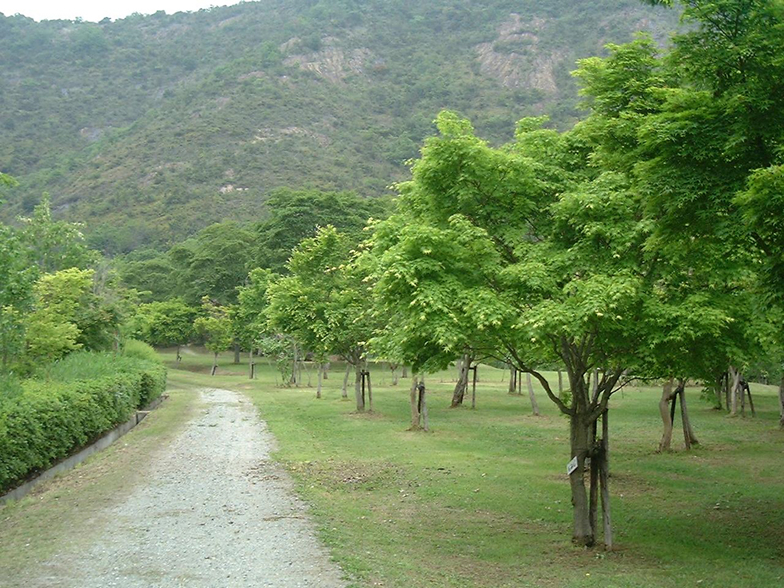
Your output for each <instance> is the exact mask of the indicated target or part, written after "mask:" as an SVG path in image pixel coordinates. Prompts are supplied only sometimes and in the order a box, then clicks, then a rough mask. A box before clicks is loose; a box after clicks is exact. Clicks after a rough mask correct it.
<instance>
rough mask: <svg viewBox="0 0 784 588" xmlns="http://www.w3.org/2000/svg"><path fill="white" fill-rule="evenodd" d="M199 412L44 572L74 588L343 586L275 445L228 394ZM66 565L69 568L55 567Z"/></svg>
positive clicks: (244, 404) (216, 393) (211, 398)
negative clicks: (82, 546) (274, 454)
mask: <svg viewBox="0 0 784 588" xmlns="http://www.w3.org/2000/svg"><path fill="white" fill-rule="evenodd" d="M201 394H202V396H203V398H202V399H203V401H204V406H205V409H204V411H203V413H202V415H201V416H200V417H198V418H197V419H195V420H194V421H192V422H191V423H189V424H188V426H187V427H186V429H185V430H184V431H183V433H182V434H181V435H180V436H179V437H178V438H177V439H176V440H175V441H174V442H173V443H172V444H171V446H169V447H168V448H165V449H164V450H162V451H160V452H159V453H157V455H156V457H155V461H154V463H152V464H151V467H150V470H149V471H150V473H149V478H148V479H147V480H146V481H145V482H144V483H142V484H139V486H138V487H137V488H136V489H134V490H133V491H132V493H131V494H130V496H129V497H128V498H127V499H126V500H124V501H123V502H122V503H120V504H117V505H115V506H114V507H112V509H111V511H110V512H109V519H110V521H111V523H110V524H109V526H108V527H107V528H105V529H104V530H103V532H102V533H101V535H100V537H99V539H98V541H97V542H96V543H95V544H94V545H93V547H91V548H90V549H89V550H88V552H86V553H84V554H81V555H80V556H78V557H77V558H76V559H75V560H74V557H73V555H70V554H68V555H66V554H65V553H63V554H61V555H59V556H56V557H54V558H53V560H52V561H51V562H49V565H48V566H44V567H45V568H48V569H49V572H55V570H56V573H53V574H51V573H50V574H46V572H45V571H44V573H45V574H46V575H47V576H48V577H46V578H42V580H43V581H44V584H43V585H45V586H51V587H73V588H77V587H78V588H93V587H95V588H108V587H111V586H120V587H123V588H137V587H138V588H150V587H161V588H168V587H174V586H178V587H179V586H183V587H185V586H187V587H188V588H201V587H205V588H207V587H209V588H219V587H230V586H231V587H233V586H237V587H246V586H247V587H256V586H259V587H261V586H264V587H276V588H295V587H311V586H313V587H319V588H337V587H345V586H346V583H345V582H344V581H343V580H342V579H341V577H342V574H341V571H340V569H339V568H338V566H337V565H336V564H335V563H333V562H331V561H330V559H329V556H328V554H327V552H326V550H325V549H324V548H323V547H322V546H321V545H320V544H319V543H318V541H317V540H316V538H315V534H314V528H313V524H312V523H311V522H310V520H309V518H308V514H307V511H306V507H305V505H304V504H303V503H302V502H301V501H300V500H298V499H297V498H296V497H295V495H294V492H293V488H292V482H291V479H290V478H289V477H288V475H287V473H286V472H285V471H284V470H283V469H282V468H281V467H280V466H279V465H277V464H276V463H274V462H273V461H271V460H270V455H269V454H270V450H271V448H272V447H273V446H274V438H273V437H272V435H271V434H270V433H269V432H268V431H267V428H266V425H265V424H264V423H263V422H262V421H261V420H260V419H259V417H258V415H257V411H256V410H255V408H254V407H253V405H252V404H251V403H250V402H248V401H246V400H244V399H243V397H242V396H241V395H239V394H237V393H236V392H232V391H229V390H204V391H202V392H201ZM64 558H68V559H69V560H70V561H63V559H64Z"/></svg>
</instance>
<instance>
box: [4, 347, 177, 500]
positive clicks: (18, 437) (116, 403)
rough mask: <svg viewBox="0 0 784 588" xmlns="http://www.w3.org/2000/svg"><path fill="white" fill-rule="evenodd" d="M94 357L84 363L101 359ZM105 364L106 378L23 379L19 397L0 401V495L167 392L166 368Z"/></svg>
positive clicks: (127, 361) (119, 361)
mask: <svg viewBox="0 0 784 588" xmlns="http://www.w3.org/2000/svg"><path fill="white" fill-rule="evenodd" d="M75 355H84V354H75ZM93 355H94V356H93V357H90V358H87V360H86V362H87V363H93V362H99V363H101V362H103V361H104V359H103V358H101V359H96V356H97V354H93ZM76 361H77V362H78V361H82V362H84V361H85V358H81V359H80V358H76ZM106 361H111V362H112V364H113V366H114V370H113V371H114V373H113V374H111V375H105V374H101V375H98V376H97V377H94V378H90V379H87V378H85V379H70V378H65V381H63V380H58V381H56V382H52V381H40V380H28V381H27V382H25V383H24V384H23V391H22V393H21V394H18V395H16V396H12V397H6V398H5V399H3V400H2V401H0V493H2V492H5V491H7V490H10V489H11V488H13V487H14V486H15V485H17V484H18V483H19V482H21V481H22V480H24V479H25V477H27V476H28V475H29V474H31V473H33V472H35V471H39V470H43V469H45V468H46V467H48V466H50V465H52V464H53V463H54V462H56V461H58V460H60V459H63V458H65V457H67V456H68V455H70V454H71V453H73V452H74V450H76V449H78V448H80V447H82V446H84V445H86V444H87V443H89V442H91V441H93V440H94V439H96V438H98V437H100V435H101V434H103V433H105V432H107V431H109V430H110V429H112V428H114V427H115V426H117V425H119V424H121V423H123V422H125V421H127V420H128V419H129V418H130V417H131V415H132V414H133V413H134V412H135V411H136V410H137V409H138V408H140V407H143V406H144V405H146V404H148V403H149V402H151V401H152V400H154V399H156V398H158V397H159V396H160V395H161V394H162V393H163V392H164V390H165V389H166V368H165V367H164V366H163V365H161V364H159V363H157V364H156V363H152V362H149V361H142V360H138V359H133V358H123V357H118V356H108V357H107V358H106ZM72 367H73V366H71V368H72ZM66 368H68V366H66ZM54 371H57V369H55V370H54ZM62 371H63V372H64V374H65V373H66V372H68V371H69V370H68V369H64V370H62ZM79 371H80V369H76V370H75V371H73V374H68V375H76V374H78V373H79ZM101 371H103V370H100V369H98V370H96V372H98V373H99V374H100V372H101Z"/></svg>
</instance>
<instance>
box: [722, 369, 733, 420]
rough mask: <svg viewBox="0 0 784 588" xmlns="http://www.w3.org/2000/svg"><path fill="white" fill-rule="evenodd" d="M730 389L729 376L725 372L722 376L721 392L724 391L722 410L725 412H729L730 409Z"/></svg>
mask: <svg viewBox="0 0 784 588" xmlns="http://www.w3.org/2000/svg"><path fill="white" fill-rule="evenodd" d="M730 388H731V386H730V374H729V372H726V373H725V374H724V384H723V390H724V408H725V410H726V411H727V412H729V411H730V409H731V408H732V401H731V400H730Z"/></svg>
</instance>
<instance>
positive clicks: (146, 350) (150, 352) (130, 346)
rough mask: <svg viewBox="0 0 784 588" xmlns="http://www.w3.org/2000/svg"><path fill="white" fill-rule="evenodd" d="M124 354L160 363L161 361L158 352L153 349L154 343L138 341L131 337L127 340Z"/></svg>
mask: <svg viewBox="0 0 784 588" xmlns="http://www.w3.org/2000/svg"><path fill="white" fill-rule="evenodd" d="M123 355H124V356H125V357H134V358H136V359H143V360H145V361H150V362H152V363H160V361H161V360H160V358H159V357H158V352H157V351H155V349H153V347H152V345H147V343H144V342H143V341H136V340H135V339H130V340H128V341H126V342H125V347H124V348H123Z"/></svg>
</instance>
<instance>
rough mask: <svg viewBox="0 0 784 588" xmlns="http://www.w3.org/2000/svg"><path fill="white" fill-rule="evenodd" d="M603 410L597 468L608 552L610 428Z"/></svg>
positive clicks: (610, 534) (609, 523) (610, 526)
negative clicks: (599, 455)
mask: <svg viewBox="0 0 784 588" xmlns="http://www.w3.org/2000/svg"><path fill="white" fill-rule="evenodd" d="M608 412H609V411H607V410H605V411H604V414H602V446H601V462H600V468H599V483H600V484H601V490H602V521H603V523H604V546H605V548H606V549H607V550H608V551H612V548H613V536H612V518H611V517H610V426H609V423H608V422H607V414H608Z"/></svg>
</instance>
